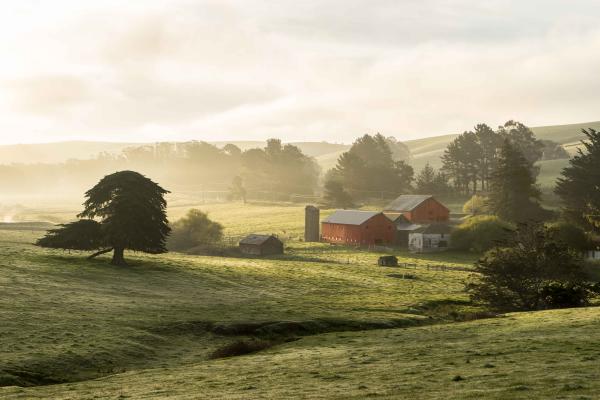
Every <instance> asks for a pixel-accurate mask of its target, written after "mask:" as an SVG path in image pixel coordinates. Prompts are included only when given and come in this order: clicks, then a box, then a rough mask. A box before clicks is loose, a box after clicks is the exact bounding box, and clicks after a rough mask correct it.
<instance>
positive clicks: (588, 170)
mask: <svg viewBox="0 0 600 400" xmlns="http://www.w3.org/2000/svg"><path fill="white" fill-rule="evenodd" d="M583 133H584V134H585V136H586V137H587V140H583V141H582V145H583V148H584V149H585V151H584V150H582V149H579V150H578V154H577V155H576V156H575V157H573V158H572V159H571V160H570V161H569V166H568V167H566V168H565V169H564V170H563V171H562V177H560V178H559V179H558V183H557V186H556V193H557V194H558V195H559V196H560V197H561V199H562V201H563V210H564V213H565V215H566V216H567V217H568V218H569V219H570V220H572V221H573V222H575V223H577V224H578V225H580V226H582V227H584V228H585V229H588V230H593V231H595V232H596V233H600V132H598V131H596V130H594V129H589V130H585V129H584V130H583Z"/></svg>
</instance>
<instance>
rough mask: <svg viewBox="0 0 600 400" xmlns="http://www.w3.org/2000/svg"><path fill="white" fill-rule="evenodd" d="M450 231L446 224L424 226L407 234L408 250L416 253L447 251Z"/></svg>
mask: <svg viewBox="0 0 600 400" xmlns="http://www.w3.org/2000/svg"><path fill="white" fill-rule="evenodd" d="M451 230H452V229H451V228H450V226H449V225H447V224H431V225H424V226H422V227H420V228H419V229H416V230H414V231H412V232H410V233H409V234H408V249H409V250H410V251H412V252H416V253H428V252H434V251H442V250H447V249H448V247H449V246H450V232H451Z"/></svg>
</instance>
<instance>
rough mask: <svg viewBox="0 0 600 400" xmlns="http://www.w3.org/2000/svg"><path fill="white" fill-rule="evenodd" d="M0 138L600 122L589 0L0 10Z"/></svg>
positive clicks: (9, 6) (346, 133) (320, 134)
mask: <svg viewBox="0 0 600 400" xmlns="http://www.w3.org/2000/svg"><path fill="white" fill-rule="evenodd" d="M2 6H3V10H2V13H1V14H0V35H1V38H2V39H1V40H0V59H1V60H2V61H1V62H0V85H1V88H0V143H25V142H51V141H60V140H70V139H80V140H110V141H127V142H132V141H136V142H141V141H167V140H187V139H198V140H214V141H216V140H255V139H266V138H269V137H280V138H282V139H284V140H286V141H292V140H294V141H295V140H328V141H335V142H351V141H352V140H353V139H354V138H355V137H357V136H359V135H361V134H364V133H375V132H381V133H383V134H385V135H394V136H396V137H398V138H399V139H400V140H405V139H410V138H416V137H424V136H431V135H441V134H445V133H454V132H458V131H463V130H465V129H469V128H470V127H471V126H473V125H474V124H476V123H477V122H488V123H489V124H491V125H493V126H496V125H498V124H500V123H502V122H504V121H505V120H507V119H517V120H521V121H523V122H524V123H526V124H528V125H531V126H537V125H553V124H563V123H575V122H588V121H596V120H600V24H599V23H598V21H599V19H600V1H597V0H587V1H586V0H562V1H559V0H514V1H503V0H486V1H481V0H414V1H408V0H390V1H387V0H379V1H378V0H368V1H367V0H365V1H359V0H330V1H327V0H320V1H316V0H315V1H301V0H289V1H287V0H286V1H282V0H271V1H266V0H265V1H258V0H256V1H254V0H239V1H234V0H231V1H230V0H217V1H208V0H207V1H184V0H181V1H179V0H170V1H161V0H138V1H134V0H129V1H123V0H118V1H112V0H102V1H83V0H77V1H60V0H53V1H44V0H19V1H12V2H6V3H3V5H2Z"/></svg>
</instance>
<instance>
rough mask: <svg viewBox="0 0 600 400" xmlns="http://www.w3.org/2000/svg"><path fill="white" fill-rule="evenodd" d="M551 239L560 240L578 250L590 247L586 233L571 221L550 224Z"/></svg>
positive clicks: (581, 250)
mask: <svg viewBox="0 0 600 400" xmlns="http://www.w3.org/2000/svg"><path fill="white" fill-rule="evenodd" d="M548 234H549V237H550V239H552V240H554V241H555V242H560V243H562V244H564V245H566V246H568V247H569V248H571V249H573V250H576V251H580V252H583V251H586V250H588V248H589V242H590V241H589V239H588V237H587V235H586V233H585V232H584V231H583V229H581V228H580V227H578V226H577V225H575V224H572V223H570V222H564V221H563V222H555V223H553V224H549V225H548Z"/></svg>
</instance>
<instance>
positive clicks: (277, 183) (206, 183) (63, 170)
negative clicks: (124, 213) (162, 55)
mask: <svg viewBox="0 0 600 400" xmlns="http://www.w3.org/2000/svg"><path fill="white" fill-rule="evenodd" d="M118 170H135V171H139V172H141V173H143V174H146V175H149V176H153V177H154V178H155V179H157V180H160V181H161V182H165V184H166V185H168V186H169V187H171V188H174V189H178V190H194V191H198V190H220V191H223V192H227V191H228V190H229V189H230V188H231V187H232V186H235V185H236V184H237V185H238V186H239V185H241V186H242V187H243V188H244V190H246V191H271V192H280V193H297V194H307V195H309V194H310V195H312V194H314V193H315V191H316V190H317V187H318V182H319V176H320V173H321V172H320V168H319V166H318V164H317V162H316V161H315V159H314V158H312V157H309V156H307V155H305V154H304V153H302V151H301V150H300V149H299V148H298V147H297V146H294V145H291V144H282V143H281V141H280V140H279V139H270V140H269V141H268V142H267V145H266V147H264V148H251V149H247V150H244V151H243V150H241V149H240V148H239V147H238V146H236V145H234V144H227V145H225V146H223V147H217V146H215V145H213V144H210V143H206V142H197V141H192V142H185V143H157V144H153V145H143V146H133V147H129V148H126V149H124V150H123V151H122V152H121V153H119V154H109V153H102V154H99V155H98V156H97V157H96V158H94V159H89V160H69V161H67V162H64V163H59V164H11V165H0V180H1V181H2V182H3V183H4V184H5V185H6V186H7V187H10V188H11V192H12V193H18V194H40V193H48V191H50V190H51V191H52V192H53V193H63V194H69V195H70V194H72V193H77V192H81V191H82V190H84V189H85V188H86V187H88V186H89V184H90V177H93V176H99V175H100V176H101V175H106V174H109V173H111V172H114V171H118Z"/></svg>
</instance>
